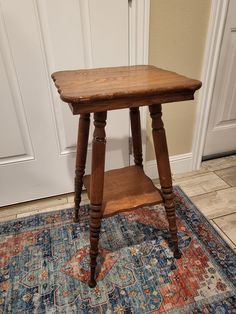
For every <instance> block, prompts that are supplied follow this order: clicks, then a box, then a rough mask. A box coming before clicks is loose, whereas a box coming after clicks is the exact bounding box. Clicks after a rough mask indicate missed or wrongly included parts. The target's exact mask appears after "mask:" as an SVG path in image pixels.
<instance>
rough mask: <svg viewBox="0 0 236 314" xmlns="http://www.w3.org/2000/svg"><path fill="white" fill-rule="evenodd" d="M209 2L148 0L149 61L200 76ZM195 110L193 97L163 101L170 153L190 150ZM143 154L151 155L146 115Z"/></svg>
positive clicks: (165, 67) (150, 156) (166, 67)
mask: <svg viewBox="0 0 236 314" xmlns="http://www.w3.org/2000/svg"><path fill="white" fill-rule="evenodd" d="M210 5H211V0H151V12H150V45H149V64H153V65H156V66H158V67H160V68H164V69H168V70H171V71H175V72H178V73H181V74H184V75H186V76H189V77H192V78H196V79H200V78H201V70H202V62H203V55H204V47H205V41H206V35H207V27H208V20H209V13H210ZM197 94H198V92H197V93H196V95H197ZM195 112H196V100H194V101H186V102H180V103H171V104H164V105H163V116H164V123H165V128H166V132H167V140H168V146H169V154H170V155H171V156H172V155H177V154H184V153H188V152H190V151H191V146H192V138H193V130H194V122H195ZM146 157H147V161H148V160H153V159H155V155H154V151H153V145H152V138H151V128H150V120H149V118H148V123H147V156H146Z"/></svg>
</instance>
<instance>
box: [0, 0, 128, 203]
mask: <svg viewBox="0 0 236 314" xmlns="http://www.w3.org/2000/svg"><path fill="white" fill-rule="evenodd" d="M19 12H20V14H19ZM118 12H119V15H118V14H117V13H118ZM0 35H1V36H0V49H1V55H0V56H1V58H0V67H1V72H0V80H1V82H2V81H3V82H2V84H1V85H0V89H1V91H0V93H1V97H4V104H1V122H2V123H1V132H0V133H1V137H0V140H1V155H0V187H1V188H0V206H3V205H7V204H12V203H16V202H22V201H27V200H30V199H37V198H42V197H47V196H51V195H56V194H62V193H67V192H71V191H73V178H74V164H75V145H76V136H77V124H78V118H79V117H78V116H73V115H72V113H71V112H70V110H69V108H68V106H67V105H66V104H65V103H62V102H61V100H60V98H59V95H58V94H57V92H56V89H55V87H54V86H53V82H52V80H51V78H50V74H51V73H52V72H54V71H58V70H64V69H75V68H87V67H100V66H111V65H114V66H115V65H121V64H122V65H126V64H128V55H129V52H128V47H129V45H128V1H127V0H119V1H116V0H109V1H107V0H100V1H99V5H98V2H97V1H95V0H90V1H87V0H86V1H85V0H80V1H78V0H69V1H64V0H42V1H41V0H40V1H39V0H21V1H16V0H8V1H5V0H0ZM99 39H100V40H99ZM2 95H4V96H2ZM128 118H129V117H128V112H126V111H125V110H122V111H114V112H110V113H109V114H108V121H107V135H108V138H107V156H106V169H111V168H116V167H122V166H126V165H128V163H129V155H128V137H129V121H128ZM90 140H91V136H90ZM90 154H91V147H90V146H89V155H88V166H87V171H89V168H90V167H89V166H90V162H91V156H90Z"/></svg>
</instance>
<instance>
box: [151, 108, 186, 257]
mask: <svg viewBox="0 0 236 314" xmlns="http://www.w3.org/2000/svg"><path fill="white" fill-rule="evenodd" d="M149 111H150V115H151V118H152V136H153V142H154V148H155V154H156V161H157V169H158V173H159V180H160V184H161V191H162V194H163V198H164V206H165V209H166V214H167V219H168V222H169V228H170V233H171V238H172V241H173V244H174V256H175V258H180V257H181V252H180V250H179V247H178V237H177V225H176V215H175V204H174V194H173V189H172V177H171V170H170V162H169V154H168V148H167V142H166V135H165V129H164V125H163V122H162V119H161V116H162V108H161V105H153V106H150V107H149Z"/></svg>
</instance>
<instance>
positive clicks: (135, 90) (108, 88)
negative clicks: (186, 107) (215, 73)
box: [52, 65, 201, 114]
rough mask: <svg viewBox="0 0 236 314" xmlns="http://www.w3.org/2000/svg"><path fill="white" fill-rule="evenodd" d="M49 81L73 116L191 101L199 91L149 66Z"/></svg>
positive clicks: (65, 74) (58, 75)
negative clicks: (68, 105) (67, 104)
mask: <svg viewBox="0 0 236 314" xmlns="http://www.w3.org/2000/svg"><path fill="white" fill-rule="evenodd" d="M52 79H53V80H54V83H55V85H56V87H57V89H58V92H59V94H60V97H61V99H62V100H63V101H64V102H67V103H69V104H70V106H71V109H72V111H73V113H74V114H79V113H86V112H96V111H104V110H113V109H121V108H128V107H132V106H142V105H151V104H154V103H165V102H175V101H182V100H188V99H193V95H194V92H195V91H196V90H197V89H199V88H200V87H201V82H200V81H198V80H194V79H190V78H187V77H185V76H183V75H179V74H177V73H174V72H171V71H167V70H163V69H159V68H156V67H155V66H151V65H137V66H122V67H111V68H98V69H85V70H70V71H59V72H55V73H53V74H52Z"/></svg>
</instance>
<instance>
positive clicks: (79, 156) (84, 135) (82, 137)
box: [74, 113, 90, 222]
mask: <svg viewBox="0 0 236 314" xmlns="http://www.w3.org/2000/svg"><path fill="white" fill-rule="evenodd" d="M89 125H90V114H89V113H85V114H81V115H80V119H79V128H78V139H77V152H76V165H75V198H74V201H75V216H74V221H75V222H78V221H79V208H80V202H81V192H82V187H83V176H84V172H85V164H86V157H87V148H88V138H89Z"/></svg>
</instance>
